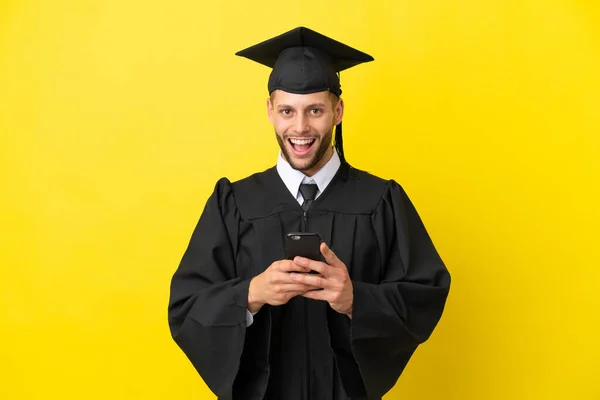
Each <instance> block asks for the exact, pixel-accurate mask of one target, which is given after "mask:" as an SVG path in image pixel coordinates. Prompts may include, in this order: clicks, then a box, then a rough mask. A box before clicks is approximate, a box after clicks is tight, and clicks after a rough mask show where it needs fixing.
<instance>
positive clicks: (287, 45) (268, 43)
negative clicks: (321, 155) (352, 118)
mask: <svg viewBox="0 0 600 400" xmlns="http://www.w3.org/2000/svg"><path fill="white" fill-rule="evenodd" d="M235 54H236V55H238V56H242V57H246V58H248V59H250V60H252V61H256V62H257V63H260V64H263V65H266V66H267V67H270V68H272V69H273V70H272V71H271V75H270V76H269V84H268V89H269V94H271V93H273V91H274V90H277V89H279V90H283V91H285V92H289V93H295V94H308V93H316V92H322V91H325V90H328V91H330V92H331V93H334V94H335V95H337V96H338V97H339V96H340V95H341V94H342V89H341V86H340V77H339V72H340V71H343V70H345V69H348V68H351V67H354V66H356V65H358V64H362V63H364V62H369V61H373V60H374V59H373V57H371V56H370V55H368V54H366V53H363V52H362V51H359V50H356V49H354V48H352V47H350V46H347V45H345V44H343V43H341V42H338V41H337V40H334V39H331V38H329V37H327V36H325V35H322V34H320V33H318V32H315V31H313V30H311V29H308V28H305V27H302V26H301V27H298V28H295V29H292V30H291V31H288V32H286V33H283V34H281V35H279V36H276V37H274V38H271V39H268V40H265V41H264V42H261V43H258V44H255V45H254V46H251V47H248V48H247V49H244V50H241V51H238V52H237V53H235ZM335 147H336V149H337V151H338V154H339V156H340V158H341V161H342V163H345V162H346V160H345V157H344V149H343V143H342V124H341V123H340V124H338V125H337V126H336V129H335Z"/></svg>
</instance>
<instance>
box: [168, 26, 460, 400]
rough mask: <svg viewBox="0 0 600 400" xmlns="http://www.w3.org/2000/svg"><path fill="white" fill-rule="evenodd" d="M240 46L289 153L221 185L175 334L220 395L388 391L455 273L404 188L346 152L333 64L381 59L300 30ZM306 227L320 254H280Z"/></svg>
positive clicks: (298, 398)
mask: <svg viewBox="0 0 600 400" xmlns="http://www.w3.org/2000/svg"><path fill="white" fill-rule="evenodd" d="M237 54H238V55H240V56H244V57H247V58H249V59H252V60H254V61H257V62H260V63H262V64H265V65H267V66H269V67H271V68H273V70H272V72H271V75H270V77H269V83H268V88H269V95H270V97H269V99H268V100H267V110H268V115H269V119H270V121H271V123H272V124H273V126H274V128H275V133H276V138H277V141H278V143H279V146H280V148H281V152H280V156H279V159H278V162H277V165H276V167H273V168H270V169H268V170H266V171H264V172H261V173H257V174H254V175H252V176H250V177H248V178H245V179H243V180H240V181H238V182H234V183H231V182H230V181H229V180H227V179H225V178H223V179H221V180H219V181H218V183H217V185H216V187H215V190H214V192H213V194H212V195H211V196H210V198H209V200H208V202H207V204H206V208H205V209H204V211H203V213H202V216H201V217H200V221H199V222H198V225H197V226H196V228H195V230H194V232H193V234H192V237H191V240H190V243H189V246H188V248H187V250H186V252H185V254H184V256H183V259H182V260H181V264H180V265H179V268H178V270H177V271H176V272H175V274H174V276H173V280H172V283H171V299H170V304H169V324H170V328H171V332H172V335H173V338H174V340H175V341H176V343H177V344H178V345H179V346H180V347H181V349H182V350H183V351H184V352H185V354H186V355H187V357H188V358H189V359H190V361H191V363H192V364H193V365H194V367H195V368H196V369H197V371H198V372H199V374H200V375H201V376H202V378H203V379H204V381H205V382H206V384H207V385H208V387H209V388H210V389H211V390H212V391H213V392H214V393H215V394H216V395H217V396H218V397H219V398H220V399H243V400H253V399H276V400H306V399H312V400H320V399H323V400H325V399H327V400H329V399H333V400H342V399H380V398H381V397H382V396H383V395H384V394H385V393H386V392H387V391H389V390H390V389H391V388H392V387H393V386H394V384H395V382H396V381H397V379H398V377H399V376H400V374H401V373H402V371H403V369H404V367H405V365H406V363H407V362H408V361H409V359H410V357H411V356H412V354H413V352H414V351H415V349H416V348H417V346H418V345H419V344H421V343H422V342H424V341H425V340H426V339H427V338H428V337H429V336H430V334H431V333H432V331H433V329H434V328H435V326H436V325H437V323H438V321H439V318H440V317H441V314H442V311H443V308H444V305H445V302H446V298H447V295H448V291H449V286H450V275H449V273H448V271H447V269H446V268H445V266H444V264H443V262H442V260H441V259H440V257H439V256H438V253H437V252H436V250H435V248H434V246H433V244H432V242H431V240H430V238H429V236H428V234H427V232H426V230H425V227H424V226H423V224H422V222H421V220H420V218H419V216H418V214H417V212H416V210H415V209H414V207H413V205H412V204H411V202H410V200H409V198H408V197H407V195H406V193H405V192H404V191H403V190H402V188H401V187H400V185H398V184H397V183H396V182H395V181H393V180H389V181H386V180H383V179H380V178H378V177H375V176H373V175H370V174H368V173H366V172H363V171H361V170H358V169H356V168H354V167H352V166H350V165H349V164H348V162H346V160H345V157H344V153H343V147H342V135H341V121H342V117H343V112H344V103H343V100H342V99H341V98H340V95H341V88H340V83H339V76H338V73H339V72H340V71H341V70H344V69H347V68H349V67H352V66H354V65H357V64H360V63H363V62H367V61H372V60H373V59H372V58H371V57H370V56H369V55H367V54H365V53H362V52H359V51H358V50H355V49H352V48H350V47H348V46H346V45H344V44H342V43H339V42H337V41H335V40H333V39H330V38H327V37H325V36H323V35H321V34H319V33H317V32H314V31H311V30H309V29H307V28H303V27H301V28H297V29H294V30H292V31H289V32H286V33H284V34H282V35H280V36H278V37H275V38H273V39H270V40H267V41H265V42H262V43H260V44H258V45H255V46H252V47H250V48H248V49H246V50H243V51H241V52H238V53H237ZM334 126H336V135H335V147H334V146H332V132H333V129H334ZM299 231H306V232H317V233H319V234H320V236H321V237H322V239H323V243H322V244H321V248H320V250H321V253H322V255H323V259H322V260H309V259H305V258H301V257H296V258H294V259H293V260H284V258H285V244H284V243H285V242H284V237H285V235H286V233H289V232H299ZM332 249H335V251H333V250H332Z"/></svg>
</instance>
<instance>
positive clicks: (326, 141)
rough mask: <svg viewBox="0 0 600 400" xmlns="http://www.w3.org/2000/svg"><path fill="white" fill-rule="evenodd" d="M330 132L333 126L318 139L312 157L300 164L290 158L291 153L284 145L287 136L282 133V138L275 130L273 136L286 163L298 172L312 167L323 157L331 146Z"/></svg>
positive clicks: (331, 136) (331, 137)
mask: <svg viewBox="0 0 600 400" xmlns="http://www.w3.org/2000/svg"><path fill="white" fill-rule="evenodd" d="M332 132H333V128H332V129H330V130H329V131H328V132H327V133H326V134H325V136H323V137H322V138H321V139H320V141H319V147H318V148H317V151H316V152H315V154H314V155H313V157H312V158H311V159H309V160H308V161H302V164H300V163H298V162H295V161H294V159H293V158H292V157H293V155H291V154H290V153H289V152H288V150H287V147H286V146H285V143H286V142H288V139H289V137H288V136H287V135H283V138H282V137H280V136H279V135H278V134H277V132H275V137H276V138H277V143H279V148H280V149H281V152H282V153H283V156H284V158H285V159H286V161H287V162H288V164H290V166H291V167H292V168H294V169H295V170H298V171H300V172H305V171H308V170H310V169H312V168H314V167H315V166H316V165H317V164H318V163H319V161H321V160H322V159H323V157H325V154H326V153H327V150H328V149H329V147H330V146H331V141H332V140H333V134H332Z"/></svg>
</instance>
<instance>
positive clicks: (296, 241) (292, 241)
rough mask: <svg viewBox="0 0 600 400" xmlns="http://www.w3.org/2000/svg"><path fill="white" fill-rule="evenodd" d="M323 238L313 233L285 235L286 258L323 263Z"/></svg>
mask: <svg viewBox="0 0 600 400" xmlns="http://www.w3.org/2000/svg"><path fill="white" fill-rule="evenodd" d="M320 247H321V236H320V235H319V234H318V233H312V232H310V233H309V232H291V233H288V234H287V235H285V258H286V259H288V260H293V259H294V257H296V256H300V257H305V258H309V259H311V260H315V261H323V256H322V255H321V249H320Z"/></svg>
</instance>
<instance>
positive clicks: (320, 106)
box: [277, 103, 326, 109]
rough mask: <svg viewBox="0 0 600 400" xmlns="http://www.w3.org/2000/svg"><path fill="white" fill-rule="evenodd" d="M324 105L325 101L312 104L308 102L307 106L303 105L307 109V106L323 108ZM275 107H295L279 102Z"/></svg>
mask: <svg viewBox="0 0 600 400" xmlns="http://www.w3.org/2000/svg"><path fill="white" fill-rule="evenodd" d="M325 107H326V105H325V103H313V104H309V105H307V106H306V107H305V109H309V108H325ZM277 108H278V109H282V108H291V109H294V108H295V107H293V106H290V105H288V104H279V105H278V106H277Z"/></svg>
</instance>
